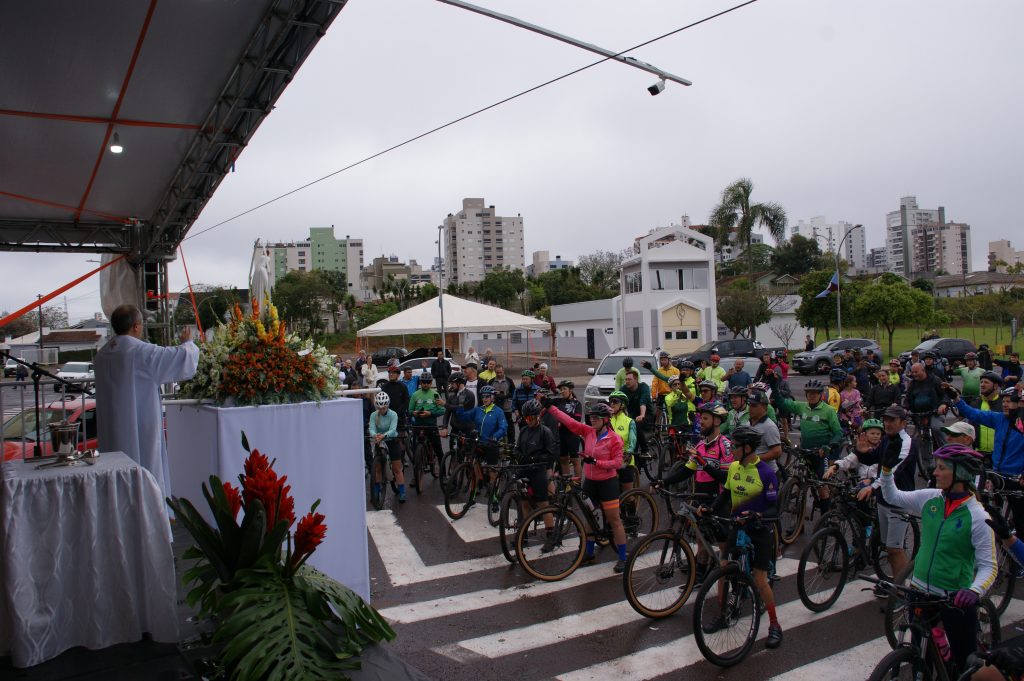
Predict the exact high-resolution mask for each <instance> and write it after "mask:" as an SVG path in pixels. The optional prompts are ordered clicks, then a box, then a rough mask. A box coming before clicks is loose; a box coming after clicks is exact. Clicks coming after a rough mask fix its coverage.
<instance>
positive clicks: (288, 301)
mask: <svg viewBox="0 0 1024 681" xmlns="http://www.w3.org/2000/svg"><path fill="white" fill-rule="evenodd" d="M340 274H341V273H340V272H330V271H328V270H313V271H312V272H303V271H301V270H292V271H291V272H289V273H288V274H286V275H284V276H283V277H282V278H281V279H280V280H278V282H277V283H276V284H275V285H274V292H273V294H272V298H273V301H274V304H275V305H276V306H277V308H278V311H279V312H280V314H281V317H282V318H283V319H284V320H285V322H287V324H288V328H290V329H293V330H296V331H300V332H304V333H305V334H306V335H308V336H311V337H313V338H316V337H317V335H318V334H320V333H322V332H323V331H324V329H325V326H326V325H325V323H324V319H323V315H324V313H328V314H332V315H333V314H335V313H336V311H337V308H338V306H339V305H341V304H342V303H343V302H344V300H345V296H346V295H348V291H347V290H346V289H345V288H339V286H340V285H341V284H343V283H344V278H343V277H340Z"/></svg>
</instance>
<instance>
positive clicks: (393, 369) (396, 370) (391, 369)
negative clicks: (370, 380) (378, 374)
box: [388, 364, 402, 374]
mask: <svg viewBox="0 0 1024 681" xmlns="http://www.w3.org/2000/svg"><path fill="white" fill-rule="evenodd" d="M401 371H402V370H401V369H399V368H398V365H397V364H389V365H388V373H389V374H398V373H401Z"/></svg>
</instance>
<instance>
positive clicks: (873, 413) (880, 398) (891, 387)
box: [864, 383, 900, 418]
mask: <svg viewBox="0 0 1024 681" xmlns="http://www.w3.org/2000/svg"><path fill="white" fill-rule="evenodd" d="M899 401H900V385H899V383H896V384H892V383H885V384H884V385H882V384H878V385H873V386H871V390H869V391H868V394H867V396H866V397H865V398H864V407H865V408H866V409H867V410H868V414H869V415H870V417H871V418H879V417H880V412H882V411H884V410H885V408H886V407H888V406H889V405H891V404H896V403H898V402H899Z"/></svg>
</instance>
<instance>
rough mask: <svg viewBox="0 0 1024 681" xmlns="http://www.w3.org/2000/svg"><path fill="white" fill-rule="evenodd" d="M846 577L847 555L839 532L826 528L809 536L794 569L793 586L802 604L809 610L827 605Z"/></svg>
mask: <svg viewBox="0 0 1024 681" xmlns="http://www.w3.org/2000/svg"><path fill="white" fill-rule="evenodd" d="M849 576H850V556H849V554H848V553H847V546H846V539H845V538H844V537H843V535H842V533H841V532H839V530H837V529H836V528H834V527H826V528H823V529H821V530H819V531H818V532H815V533H814V534H813V535H811V538H810V540H809V541H808V543H807V546H805V547H804V550H803V551H802V552H801V553H800V564H799V567H798V568H797V571H796V589H797V593H799V594H800V602H802V603H803V604H804V607H805V608H807V609H808V610H810V611H811V612H825V611H826V610H828V609H829V608H831V607H832V606H833V605H835V602H836V601H837V600H839V597H840V596H841V595H842V593H843V587H845V586H846V580H847V579H848V578H849Z"/></svg>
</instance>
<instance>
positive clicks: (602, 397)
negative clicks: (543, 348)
mask: <svg viewBox="0 0 1024 681" xmlns="http://www.w3.org/2000/svg"><path fill="white" fill-rule="evenodd" d="M626 357H632V358H633V366H634V367H635V368H636V369H638V370H639V371H640V379H641V380H642V381H644V382H645V383H647V385H650V384H651V382H652V381H653V380H654V374H652V373H651V372H650V371H649V370H648V369H644V368H643V367H642V366H640V364H641V363H642V362H650V363H651V364H657V363H658V360H656V359H655V358H654V355H653V354H652V353H651V351H650V350H643V349H638V348H622V349H619V350H615V351H614V352H609V353H608V354H607V355H605V356H604V359H602V360H601V363H600V364H598V365H597V368H596V369H594V368H591V369H587V373H588V374H590V375H591V376H592V378H591V379H590V382H589V383H587V387H586V389H584V391H583V406H584V407H586V406H587V405H589V404H593V403H594V402H607V401H608V396H609V395H611V394H612V391H613V390H615V374H617V373H618V372H619V369H621V368H622V360H623V359H625V358H626Z"/></svg>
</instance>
